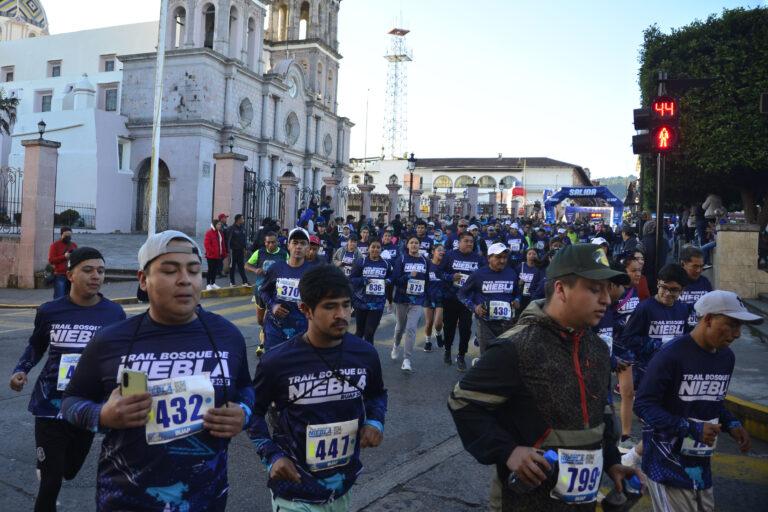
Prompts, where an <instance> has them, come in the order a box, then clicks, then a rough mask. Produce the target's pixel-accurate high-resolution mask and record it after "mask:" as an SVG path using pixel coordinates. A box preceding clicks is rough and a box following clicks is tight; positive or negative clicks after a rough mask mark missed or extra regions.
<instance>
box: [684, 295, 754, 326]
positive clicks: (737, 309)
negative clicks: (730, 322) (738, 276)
mask: <svg viewBox="0 0 768 512" xmlns="http://www.w3.org/2000/svg"><path fill="white" fill-rule="evenodd" d="M693 309H695V310H696V315H697V316H698V317H699V318H701V317H703V316H704V315H725V316H727V317H730V318H734V319H736V320H739V321H741V322H744V323H747V324H761V323H763V317H761V316H758V315H753V314H752V313H750V312H749V311H747V307H746V306H745V305H744V303H743V302H742V301H741V299H740V298H739V296H738V295H736V294H735V293H733V292H728V291H725V290H715V291H712V292H709V293H707V294H705V295H702V296H701V297H700V298H699V300H697V301H696V304H694V305H693Z"/></svg>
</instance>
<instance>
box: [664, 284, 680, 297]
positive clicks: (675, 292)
mask: <svg viewBox="0 0 768 512" xmlns="http://www.w3.org/2000/svg"><path fill="white" fill-rule="evenodd" d="M662 290H663V291H665V292H667V293H668V294H670V295H680V293H681V292H682V291H683V289H682V288H678V287H677V286H674V287H670V286H667V285H665V284H663V283H659V291H662Z"/></svg>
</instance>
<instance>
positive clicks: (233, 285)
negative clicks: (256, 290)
mask: <svg viewBox="0 0 768 512" xmlns="http://www.w3.org/2000/svg"><path fill="white" fill-rule="evenodd" d="M235 286H237V285H236V284H235V283H229V287H230V288H234V287H235Z"/></svg>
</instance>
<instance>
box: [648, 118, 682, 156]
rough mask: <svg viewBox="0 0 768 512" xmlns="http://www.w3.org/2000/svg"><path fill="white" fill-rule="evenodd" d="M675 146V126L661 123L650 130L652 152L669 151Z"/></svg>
mask: <svg viewBox="0 0 768 512" xmlns="http://www.w3.org/2000/svg"><path fill="white" fill-rule="evenodd" d="M675 146H677V130H676V128H675V127H673V126H671V125H668V124H662V125H659V126H657V127H655V128H654V129H653V131H652V132H651V148H652V149H653V152H654V153H663V152H666V151H671V150H672V149H674V148H675Z"/></svg>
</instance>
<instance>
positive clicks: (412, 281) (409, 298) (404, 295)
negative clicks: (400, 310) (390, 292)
mask: <svg viewBox="0 0 768 512" xmlns="http://www.w3.org/2000/svg"><path fill="white" fill-rule="evenodd" d="M413 272H415V274H416V275H415V276H414V275H412V273H413ZM394 282H395V294H394V297H393V302H396V303H398V304H407V303H410V304H416V305H418V306H424V305H426V304H427V299H428V296H429V286H430V285H429V261H428V260H427V259H426V258H425V257H423V256H411V255H410V254H404V255H403V257H402V258H401V259H400V260H399V261H398V263H397V267H396V268H395V271H394Z"/></svg>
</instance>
